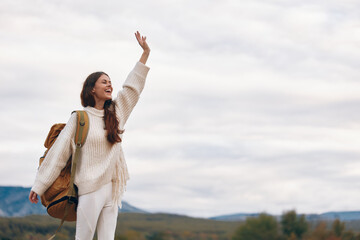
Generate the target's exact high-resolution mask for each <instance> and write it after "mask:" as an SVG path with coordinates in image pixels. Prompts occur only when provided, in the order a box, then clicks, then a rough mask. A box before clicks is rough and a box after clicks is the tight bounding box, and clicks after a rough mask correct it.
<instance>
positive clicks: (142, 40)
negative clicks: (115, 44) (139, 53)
mask: <svg viewBox="0 0 360 240" xmlns="http://www.w3.org/2000/svg"><path fill="white" fill-rule="evenodd" d="M135 37H136V40H137V41H138V43H139V45H140V46H141V47H142V49H143V50H144V52H150V48H149V46H148V44H147V42H146V37H144V36H141V35H140V33H139V31H136V33H135Z"/></svg>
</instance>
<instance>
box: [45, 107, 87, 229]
mask: <svg viewBox="0 0 360 240" xmlns="http://www.w3.org/2000/svg"><path fill="white" fill-rule="evenodd" d="M76 114H77V127H76V133H75V144H76V150H75V154H74V156H71V157H70V158H69V160H68V161H67V163H66V166H65V167H64V168H63V169H62V171H61V173H60V175H59V177H58V178H57V179H56V180H55V182H54V183H53V184H52V185H51V186H50V187H49V188H48V189H47V190H46V191H45V193H44V194H43V195H42V196H41V203H42V204H43V205H44V206H45V207H46V210H47V212H48V214H49V215H50V216H52V217H54V218H59V219H62V222H61V225H62V223H63V222H64V221H75V220H76V208H77V203H78V195H77V187H76V185H75V184H74V178H75V171H76V162H77V159H78V155H79V153H80V149H81V147H82V146H83V144H84V143H85V140H86V137H87V133H88V130H89V117H88V115H87V113H86V112H85V111H76ZM64 127H65V124H64V123H58V124H54V125H53V126H52V127H51V129H50V131H49V134H48V136H47V138H46V140H45V143H44V146H45V147H46V148H47V150H46V151H45V153H44V155H43V156H42V157H41V158H40V160H39V166H40V165H41V164H42V162H43V161H44V159H45V156H46V154H47V152H48V151H49V149H50V148H51V146H52V145H53V144H54V142H55V140H56V139H57V137H58V136H59V134H60V132H61V130H62V129H63V128H64ZM61 225H60V227H61ZM60 227H59V228H60Z"/></svg>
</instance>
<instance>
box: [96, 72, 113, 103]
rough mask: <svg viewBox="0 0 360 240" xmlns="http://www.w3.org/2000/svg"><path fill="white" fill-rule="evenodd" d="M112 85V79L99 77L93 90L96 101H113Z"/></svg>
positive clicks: (104, 76) (105, 76) (103, 76)
mask: <svg viewBox="0 0 360 240" xmlns="http://www.w3.org/2000/svg"><path fill="white" fill-rule="evenodd" d="M112 91H113V88H112V85H111V81H110V78H109V77H108V76H107V75H105V74H103V75H101V76H100V77H99V79H98V80H96V82H95V86H94V88H93V90H92V93H93V94H94V97H95V100H96V101H99V100H100V101H106V100H111V99H112V96H111V94H112Z"/></svg>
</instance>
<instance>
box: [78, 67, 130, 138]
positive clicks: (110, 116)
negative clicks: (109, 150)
mask: <svg viewBox="0 0 360 240" xmlns="http://www.w3.org/2000/svg"><path fill="white" fill-rule="evenodd" d="M102 75H106V76H108V77H109V75H107V74H106V73H104V72H94V73H92V74H90V75H89V76H88V77H87V78H86V80H85V82H84V85H83V88H82V91H81V94H80V98H81V104H82V105H83V106H84V107H87V106H90V107H94V106H95V98H94V95H93V93H92V90H93V88H94V87H95V83H96V81H97V80H98V79H99V78H100V77H101V76H102ZM104 123H105V130H106V132H107V140H108V141H109V142H110V143H111V144H114V143H117V142H121V138H120V136H119V134H121V133H123V131H120V129H119V120H118V119H117V117H116V113H115V103H114V102H113V101H112V100H107V101H105V104H104Z"/></svg>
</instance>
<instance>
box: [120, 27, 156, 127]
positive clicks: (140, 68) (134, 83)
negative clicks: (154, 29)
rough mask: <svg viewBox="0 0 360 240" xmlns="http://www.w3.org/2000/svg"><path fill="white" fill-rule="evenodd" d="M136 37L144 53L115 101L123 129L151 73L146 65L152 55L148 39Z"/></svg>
mask: <svg viewBox="0 0 360 240" xmlns="http://www.w3.org/2000/svg"><path fill="white" fill-rule="evenodd" d="M135 37H136V39H137V41H138V43H139V45H140V46H141V47H142V49H143V50H144V52H143V54H142V55H141V58H140V60H139V62H137V63H136V65H135V67H134V69H133V70H132V71H131V72H130V73H129V75H128V77H127V78H126V80H125V82H124V84H123V89H122V90H121V91H119V92H118V95H117V97H116V98H115V99H114V101H115V107H116V115H117V117H118V119H119V120H120V128H121V129H122V128H123V127H124V125H125V123H126V121H127V119H128V117H129V116H130V113H131V112H132V110H133V108H134V107H135V105H136V103H137V102H138V100H139V97H140V94H141V92H142V90H143V88H144V85H145V79H146V76H147V73H148V71H149V67H148V66H146V65H145V63H146V61H147V59H148V57H149V54H150V48H149V46H148V44H147V43H146V37H142V36H141V35H140V33H139V32H136V33H135Z"/></svg>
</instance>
